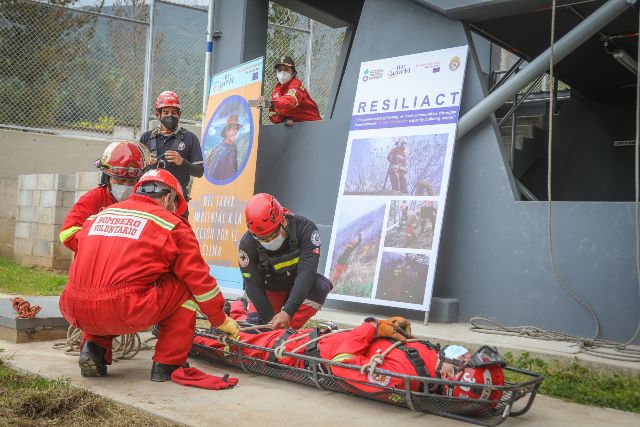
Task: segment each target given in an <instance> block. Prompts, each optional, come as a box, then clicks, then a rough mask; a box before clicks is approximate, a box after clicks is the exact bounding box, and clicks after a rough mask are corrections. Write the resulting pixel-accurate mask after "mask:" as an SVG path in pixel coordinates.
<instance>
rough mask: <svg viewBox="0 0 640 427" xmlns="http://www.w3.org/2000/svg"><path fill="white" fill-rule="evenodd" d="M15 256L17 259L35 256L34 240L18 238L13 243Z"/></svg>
mask: <svg viewBox="0 0 640 427" xmlns="http://www.w3.org/2000/svg"><path fill="white" fill-rule="evenodd" d="M13 254H14V256H15V257H23V256H25V255H27V256H28V255H31V254H33V240H31V239H17V238H16V239H15V240H14V243H13Z"/></svg>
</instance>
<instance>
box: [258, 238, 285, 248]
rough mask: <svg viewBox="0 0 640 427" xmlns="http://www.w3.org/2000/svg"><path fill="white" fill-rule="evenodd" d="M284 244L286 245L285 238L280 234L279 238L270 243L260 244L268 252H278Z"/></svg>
mask: <svg viewBox="0 0 640 427" xmlns="http://www.w3.org/2000/svg"><path fill="white" fill-rule="evenodd" d="M283 243H284V236H283V235H282V234H279V235H278V237H276V238H275V239H273V240H272V241H270V242H260V244H261V245H262V247H263V248H265V249H266V250H268V251H277V250H278V249H280V247H281V246H282V244H283Z"/></svg>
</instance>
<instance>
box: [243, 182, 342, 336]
mask: <svg viewBox="0 0 640 427" xmlns="http://www.w3.org/2000/svg"><path fill="white" fill-rule="evenodd" d="M245 217H246V220H247V227H248V228H249V230H248V231H247V232H246V233H245V235H244V236H243V237H242V239H241V240H240V250H239V252H238V263H239V265H240V271H241V272H242V277H243V281H244V288H245V291H246V293H247V295H248V297H249V300H250V301H251V304H250V305H249V314H248V317H247V319H246V320H247V321H248V322H250V323H255V324H265V323H267V322H268V323H270V324H271V325H272V327H273V329H280V328H287V327H289V326H290V327H292V328H300V327H302V325H304V324H305V322H306V321H307V320H309V319H310V318H311V317H312V316H313V315H314V314H315V313H317V312H318V310H320V309H321V308H322V305H323V304H324V301H325V299H326V298H327V294H328V293H329V292H330V291H331V289H332V288H333V286H332V285H331V282H330V281H329V279H327V278H326V277H324V276H322V275H321V274H318V273H317V272H316V270H317V269H318V262H319V260H320V234H319V233H318V227H316V225H315V224H314V223H313V222H312V221H311V220H309V219H307V218H305V217H302V216H300V215H294V214H293V213H291V212H289V211H288V210H287V209H285V208H283V207H282V206H281V205H280V202H278V200H276V198H275V197H273V196H272V195H270V194H266V193H260V194H256V195H255V196H253V198H252V199H251V200H249V203H247V206H246V208H245ZM238 304H242V302H241V301H235V302H234V303H232V304H231V310H232V312H233V311H235V309H237V308H240V309H242V308H241V307H237V305H238ZM234 305H236V307H234Z"/></svg>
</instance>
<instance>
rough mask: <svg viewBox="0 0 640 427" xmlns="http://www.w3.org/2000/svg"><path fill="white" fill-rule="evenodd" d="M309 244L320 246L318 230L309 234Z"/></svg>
mask: <svg viewBox="0 0 640 427" xmlns="http://www.w3.org/2000/svg"><path fill="white" fill-rule="evenodd" d="M311 243H313V245H314V246H320V245H321V244H322V241H321V240H320V233H318V230H314V231H313V233H311Z"/></svg>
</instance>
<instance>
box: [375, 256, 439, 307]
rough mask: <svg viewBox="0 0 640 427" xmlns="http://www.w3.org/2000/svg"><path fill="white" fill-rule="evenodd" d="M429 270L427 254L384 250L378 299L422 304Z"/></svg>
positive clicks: (377, 292)
mask: <svg viewBox="0 0 640 427" xmlns="http://www.w3.org/2000/svg"><path fill="white" fill-rule="evenodd" d="M428 272H429V257H428V256H427V255H424V254H413V253H398V252H383V253H382V260H381V262H380V275H379V276H378V288H377V291H376V299H379V300H385V301H396V302H404V303H411V304H422V301H423V300H424V293H425V288H426V286H427V273H428Z"/></svg>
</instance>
